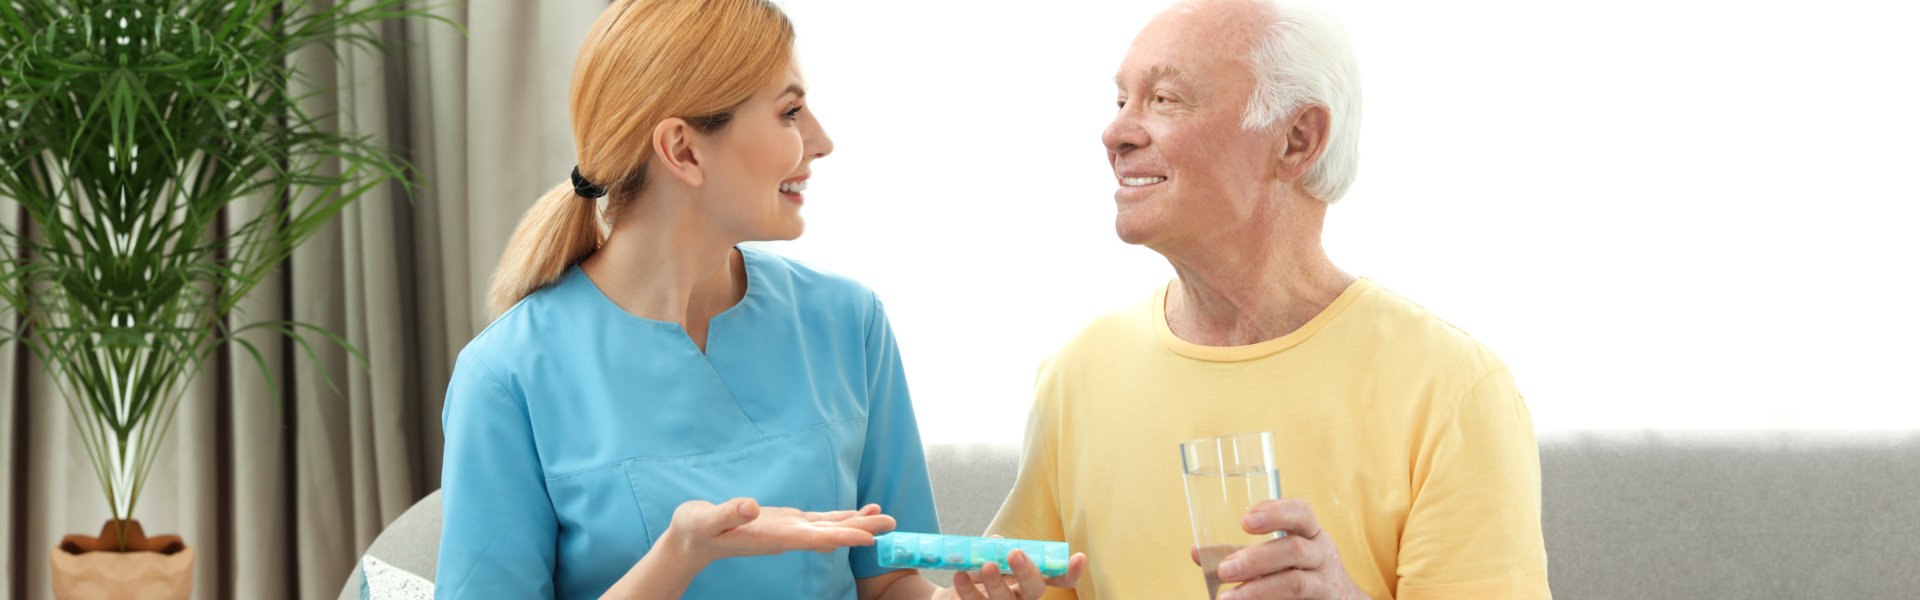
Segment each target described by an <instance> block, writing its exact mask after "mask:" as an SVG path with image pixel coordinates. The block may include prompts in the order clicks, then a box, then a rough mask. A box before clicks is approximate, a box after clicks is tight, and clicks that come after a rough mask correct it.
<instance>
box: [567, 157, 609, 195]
mask: <svg viewBox="0 0 1920 600" xmlns="http://www.w3.org/2000/svg"><path fill="white" fill-rule="evenodd" d="M573 193H575V194H579V195H580V197H581V198H586V199H589V200H591V199H595V198H599V197H601V196H605V195H607V188H603V187H600V186H597V185H594V184H592V183H588V182H587V178H585V177H581V176H580V165H574V166H573Z"/></svg>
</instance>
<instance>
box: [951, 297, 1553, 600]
mask: <svg viewBox="0 0 1920 600" xmlns="http://www.w3.org/2000/svg"><path fill="white" fill-rule="evenodd" d="M1166 292H1167V288H1166V287H1165V286H1162V287H1161V288H1160V290H1159V291H1158V292H1156V293H1155V294H1154V295H1153V297H1152V299H1151V300H1150V301H1148V302H1141V303H1139V304H1137V305H1135V306H1132V307H1130V308H1128V309H1125V310H1121V311H1119V312H1116V313H1113V314H1109V315H1106V316H1104V317H1101V318H1099V319H1098V320H1095V321H1094V322H1093V323H1092V324H1090V325H1088V326H1087V328H1086V329H1085V330H1083V331H1082V332H1080V334H1079V335H1078V336H1077V337H1075V338H1074V339H1073V341H1071V342H1069V343H1068V344H1067V345H1066V347H1065V348H1062V349H1061V350H1060V351H1059V353H1057V354H1055V355H1054V356H1053V357H1052V358H1051V359H1049V360H1048V361H1047V362H1046V363H1045V364H1043V365H1042V366H1041V368H1040V374H1039V379H1038V381H1037V382H1036V384H1035V392H1034V396H1035V398H1034V404H1033V410H1032V414H1031V415H1030V416H1029V419H1028V423H1027V437H1026V445H1025V447H1024V449H1023V450H1022V456H1021V466H1020V474H1019V477H1018V479H1017V480H1016V481H1015V483H1014V488H1013V492H1012V493H1011V494H1009V495H1008V497H1007V500H1006V504H1005V505H1003V506H1002V507H1001V508H1000V513H999V515H998V516H996V517H995V518H994V521H993V524H992V525H991V526H990V527H989V528H988V531H989V532H991V533H994V534H998V535H1003V536H1007V537H1011V538H1027V539H1042V540H1065V541H1067V542H1068V543H1069V544H1070V545H1071V546H1072V547H1073V549H1074V551H1076V552H1085V553H1086V554H1087V558H1088V559H1089V565H1088V566H1089V567H1090V571H1089V572H1088V574H1087V575H1086V576H1085V577H1082V578H1081V580H1080V587H1079V588H1078V597H1079V598H1083V599H1086V600H1177V599H1182V598H1195V599H1203V598H1206V586H1205V583H1204V581H1203V579H1202V576H1201V573H1200V568H1199V567H1197V566H1195V565H1194V564H1193V561H1192V559H1191V558H1190V557H1189V554H1188V550H1189V548H1191V547H1192V546H1193V531H1192V526H1191V525H1190V522H1189V520H1188V517H1187V504H1186V495H1185V491H1184V487H1183V484H1182V475H1181V463H1180V452H1179V444H1180V442H1183V441H1186V440H1191V439H1196V438H1202V437H1209V436H1215V435H1224V434H1230V433H1243V432H1253V431H1272V432H1273V433H1274V442H1275V454H1276V460H1277V462H1278V463H1279V465H1278V466H1279V471H1280V488H1281V495H1282V496H1283V497H1288V498H1301V499H1305V500H1306V501H1307V502H1308V504H1309V505H1310V506H1311V507H1312V508H1313V511H1314V514H1315V515H1316V516H1317V517H1318V519H1319V522H1320V525H1321V526H1322V527H1323V528H1324V529H1325V530H1326V532H1327V533H1328V534H1330V535H1332V536H1333V540H1334V543H1335V544H1336V545H1337V546H1338V547H1339V549H1340V560H1341V562H1342V563H1344V564H1345V565H1346V569H1347V574H1348V575H1349V576H1351V577H1352V578H1353V580H1354V581H1355V582H1356V583H1358V584H1359V586H1360V589H1361V590H1363V591H1365V592H1366V593H1367V594H1368V595H1369V596H1371V597H1373V598H1375V599H1376V600H1385V599H1388V598H1396V599H1398V600H1442V599H1446V600H1452V599H1460V600H1468V599H1471V600H1504V599H1523V600H1539V599H1543V598H1549V597H1550V593H1549V592H1548V590H1547V556H1546V545H1545V542H1544V541H1543V539H1542V537H1541V531H1540V462H1539V451H1538V448H1537V446H1536V445H1535V443H1534V437H1533V422H1532V418H1531V417H1530V416H1529V415H1528V413H1527V407H1526V404H1525V402H1524V401H1523V400H1522V399H1521V397H1520V393H1519V392H1518V391H1517V390H1516V389H1515V388H1514V384H1513V378H1512V376H1511V374H1510V373H1508V371H1507V367H1506V365H1505V364H1503V363H1501V362H1500V359H1499V358H1498V357H1496V356H1494V355H1493V353H1492V352H1491V351H1489V350H1487V348H1486V347H1484V346H1482V345H1480V344H1479V343H1478V342H1475V341H1474V340H1473V338H1471V337H1468V336H1467V334H1465V333H1463V332H1461V331H1460V330H1459V329H1455V328H1454V327H1453V326H1451V325H1448V324H1447V323H1446V322H1444V321H1441V320H1440V319H1439V318H1437V317H1434V316H1433V314H1431V313H1428V312H1427V311H1426V309H1423V308H1421V307H1420V306H1419V305H1416V304H1414V303H1413V302H1411V301H1409V300H1407V299H1406V298H1403V297H1401V296H1399V295H1396V294H1394V293H1392V292H1389V291H1387V290H1386V289H1383V288H1381V287H1380V286H1378V285H1376V284H1374V283H1373V282H1372V281H1369V280H1366V279H1362V280H1359V281H1358V282H1355V283H1354V284H1353V285H1352V286H1350V287H1348V288H1347V289H1346V290H1345V291H1344V292H1343V293H1341V294H1340V297H1339V298H1337V299H1335V300H1334V301H1333V303H1332V304H1331V305H1329V306H1328V307H1327V308H1326V310H1324V311H1322V312H1321V313H1320V314H1319V315H1318V316H1315V317H1314V318H1313V319H1312V320H1311V321H1309V322H1307V324H1306V325H1304V326H1302V327H1301V328H1300V329H1299V330H1297V331H1294V332H1292V333H1289V334H1287V335H1285V336H1283V337H1280V338H1278V339H1273V340H1268V341H1265V342H1261V343H1258V344H1253V345H1250V346H1235V347H1208V346H1198V345H1194V344H1191V343H1187V342H1185V341H1182V340H1180V339H1179V338H1177V337H1174V335H1173V332H1172V331H1171V330H1169V329H1168V328H1167V321H1166V310H1165V306H1166ZM1046 597H1047V598H1048V599H1054V600H1057V599H1059V598H1073V597H1075V593H1074V592H1071V591H1064V590H1052V591H1050V592H1049V594H1048V595H1047V596H1046Z"/></svg>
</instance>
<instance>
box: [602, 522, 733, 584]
mask: <svg viewBox="0 0 1920 600" xmlns="http://www.w3.org/2000/svg"><path fill="white" fill-rule="evenodd" d="M723 506H724V505H723ZM709 562H711V561H703V560H700V559H699V558H697V557H695V556H694V554H693V552H692V549H691V548H689V547H688V546H687V542H686V539H685V538H684V536H682V535H681V534H680V533H679V532H677V531H675V530H674V529H673V528H672V527H668V528H667V532H666V533H664V534H661V535H660V540H659V541H658V542H656V543H654V545H653V548H651V549H649V550H647V555H646V556H643V557H641V558H640V562H638V563H634V565H633V568H632V569H628V570H627V574H626V575H624V576H622V577H621V578H620V581H616V582H614V584H613V587H611V588H608V589H607V593H605V594H601V595H600V597H601V598H606V599H620V600H653V599H656V598H658V599H663V600H671V599H674V598H679V597H680V595H681V594H684V593H686V592H687V586H688V585H689V584H692V583H693V577H694V576H695V575H699V574H700V571H703V570H705V569H706V568H707V564H708V563H709Z"/></svg>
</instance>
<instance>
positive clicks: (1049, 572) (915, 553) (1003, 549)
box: [873, 531, 1071, 577]
mask: <svg viewBox="0 0 1920 600" xmlns="http://www.w3.org/2000/svg"><path fill="white" fill-rule="evenodd" d="M873 546H874V550H875V553H876V554H879V555H880V566H882V567H892V568H896V569H939V570H943V571H972V570H976V569H979V568H980V567H984V566H986V565H987V563H993V564H997V565H1000V570H1001V572H1003V573H1011V572H1013V567H1012V566H1010V565H1008V564H1007V553H1008V552H1012V551H1014V550H1019V551H1021V552H1023V553H1026V555H1027V558H1028V559H1031V560H1033V564H1034V565H1035V566H1038V567H1040V573H1041V574H1043V575H1046V576H1048V577H1057V576H1060V575H1065V574H1067V558H1068V557H1069V556H1071V554H1069V553H1068V551H1067V543H1066V542H1042V541H1038V540H1013V539H1006V538H984V537H971V536H964V535H940V534H937V533H902V532H898V531H896V532H893V533H889V534H885V535H881V536H879V537H876V538H873Z"/></svg>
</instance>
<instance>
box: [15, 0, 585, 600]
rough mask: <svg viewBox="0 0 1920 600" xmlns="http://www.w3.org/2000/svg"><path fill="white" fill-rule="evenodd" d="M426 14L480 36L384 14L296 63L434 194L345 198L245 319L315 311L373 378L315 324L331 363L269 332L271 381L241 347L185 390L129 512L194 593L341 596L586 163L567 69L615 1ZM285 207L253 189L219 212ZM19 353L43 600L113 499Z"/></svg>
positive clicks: (317, 109) (320, 5) (455, 6)
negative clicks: (56, 569)
mask: <svg viewBox="0 0 1920 600" xmlns="http://www.w3.org/2000/svg"><path fill="white" fill-rule="evenodd" d="M333 4H334V2H332V1H327V0H319V1H309V2H306V3H305V5H306V7H305V10H324V9H325V8H327V7H330V6H332V5H333ZM414 4H415V5H418V6H425V7H428V8H432V9H433V10H435V11H436V12H437V13H438V14H440V15H443V16H446V17H448V18H450V19H452V20H454V21H455V22H457V23H460V24H461V26H463V27H465V28H467V30H468V33H467V35H462V34H461V33H460V32H459V31H457V30H455V29H454V28H453V27H449V26H447V25H445V24H441V23H434V22H429V21H425V20H420V19H414V20H408V21H401V22H390V23H385V24H383V25H381V26H380V27H379V29H378V30H377V32H376V33H377V34H378V35H379V37H380V39H381V40H382V41H383V43H385V44H386V46H387V50H388V51H387V52H386V53H384V54H383V53H381V52H377V51H372V50H368V49H357V48H349V47H347V46H346V45H344V44H336V46H335V48H333V50H335V51H338V52H340V55H339V57H340V58H339V60H338V61H335V59H334V56H333V55H332V54H329V52H328V49H326V48H312V49H309V51H308V52H306V53H303V54H302V55H300V56H298V57H295V59H294V60H296V61H298V63H299V64H300V65H301V67H302V69H303V70H304V71H305V72H306V73H308V74H309V75H310V76H311V77H312V78H313V80H312V81H310V82H307V83H305V84H303V85H304V86H305V87H304V88H303V89H319V88H332V89H334V90H335V91H333V92H332V93H328V94H322V95H319V96H316V97H314V98H312V99H311V100H310V101H309V104H308V106H307V109H308V110H309V111H311V112H313V113H316V114H319V113H332V117H331V118H330V123H329V126H330V127H336V128H339V129H340V130H342V131H344V132H347V133H349V134H353V135H369V136H373V138H374V139H376V140H377V141H379V142H381V143H383V144H388V145H390V146H391V147H392V148H394V150H395V151H396V152H398V153H399V154H400V155H401V156H402V157H404V158H405V159H406V160H407V161H409V162H410V163H411V164H412V165H413V166H414V168H415V169H417V171H418V180H419V182H420V185H419V186H418V187H417V188H416V189H414V190H413V194H412V197H411V198H409V197H408V196H407V194H406V193H405V191H404V190H403V189H402V188H401V187H400V186H399V185H397V184H395V185H390V186H386V187H384V188H381V189H377V190H374V191H373V192H372V193H369V194H368V195H366V196H364V197H362V198H361V199H360V200H359V201H357V202H355V203H354V204H353V205H351V206H349V207H348V208H346V209H345V210H344V211H342V213H341V214H340V215H339V217H337V218H336V219H334V220H333V221H332V222H331V223H329V224H328V225H327V226H326V227H325V228H324V229H323V230H321V231H320V232H318V233H317V234H315V235H314V236H313V237H312V238H310V239H309V240H308V241H307V242H306V243H305V244H303V245H302V246H301V247H300V248H299V249H298V250H297V251H296V252H295V254H294V256H293V257H292V258H291V259H289V260H288V261H287V262H286V263H285V264H283V265H282V268H281V269H280V270H279V271H277V272H275V273H274V274H272V275H270V276H269V277H268V278H267V280H266V281H265V282H263V283H262V284H261V285H260V286H259V287H258V288H256V289H255V290H254V291H253V292H252V293H251V294H250V295H249V296H248V297H247V298H246V299H244V300H243V301H242V302H241V304H240V308H239V311H238V313H237V314H236V315H235V316H234V317H233V318H232V319H231V320H230V322H231V323H232V324H235V325H239V324H245V323H250V322H254V321H260V320H277V319H294V320H299V321H304V322H307V323H312V324H314V325H318V326H320V327H323V328H325V329H327V330H328V331H331V332H333V333H335V334H338V335H340V336H341V337H342V338H344V339H346V340H347V341H348V342H349V343H350V344H352V345H353V346H354V347H355V348H357V349H358V350H359V351H360V352H361V353H362V355H363V356H364V357H365V359H366V365H365V368H363V367H362V366H361V364H360V362H359V361H357V360H355V359H354V358H353V357H352V356H351V355H350V354H348V353H347V352H346V351H344V350H342V349H341V348H340V347H339V346H337V345H335V344H333V343H332V342H331V341H328V340H327V339H326V338H325V337H323V336H317V335H309V336H308V341H309V342H310V344H311V351H312V353H313V355H314V356H317V357H318V359H319V360H318V365H317V366H316V364H315V361H314V360H312V359H310V358H309V354H308V352H309V350H308V349H307V348H306V347H303V346H301V345H300V344H297V343H294V342H292V341H289V340H287V339H285V338H282V337H279V336H277V335H275V334H272V333H270V332H266V331H255V332H250V333H249V334H246V335H247V339H248V340H250V341H252V342H253V343H254V345H255V347H256V348H258V349H259V350H260V352H261V356H260V358H259V360H261V361H263V362H264V363H265V364H266V365H267V367H268V370H269V372H271V373H272V376H273V378H274V379H273V382H272V383H271V384H269V383H268V381H267V379H266V378H265V377H264V376H263V375H262V374H261V372H260V368H259V367H258V366H257V364H258V363H256V362H255V361H256V359H255V357H254V356H253V355H252V354H250V353H248V352H247V351H245V350H244V349H242V348H240V347H237V346H236V347H229V348H226V349H224V350H223V351H222V353H221V354H222V355H223V356H221V357H219V358H217V359H216V360H214V361H209V362H208V365H207V368H206V369H205V370H204V371H203V372H202V373H200V374H199V376H198V377H196V378H195V379H194V381H193V383H192V384H191V385H189V386H187V387H186V390H185V392H184V393H185V395H184V396H183V399H182V401H181V404H180V408H179V410H178V412H177V413H176V414H175V417H174V424H173V428H172V431H171V432H170V434H169V436H168V439H167V441H166V443H165V445H164V447H163V449H162V450H161V456H160V458H159V460H158V461H157V463H156V464H155V466H154V470H153V473H152V475H151V477H150V483H149V487H148V488H147V489H146V490H145V491H144V493H143V494H142V496H141V500H140V504H139V506H138V508H137V509H136V514H135V515H134V516H135V517H136V518H138V519H140V520H141V522H142V524H143V525H144V527H145V529H146V530H147V531H148V532H150V533H178V534H181V535H182V536H184V537H185V538H186V540H187V543H188V544H189V545H191V546H192V547H193V548H194V552H195V560H196V565H195V574H194V575H195V580H194V598H196V599H204V600H213V599H227V598H322V599H324V598H333V597H335V596H336V595H337V594H338V593H339V591H340V588H341V585H342V584H343V583H344V582H345V581H346V578H347V575H348V574H349V573H350V572H351V570H352V569H353V567H354V566H355V563H356V561H357V560H358V558H359V556H360V553H361V552H362V551H364V550H365V548H366V547H367V545H368V544H370V543H372V541H373V539H374V537H375V536H377V535H379V532H380V531H381V529H382V528H383V527H385V526H386V524H387V523H389V522H391V521H392V520H393V519H394V518H395V517H398V516H399V515H400V513H401V512H403V511H405V510H406V509H407V507H409V506H411V505H412V504H413V502H414V501H415V500H417V499H418V498H420V497H421V496H424V495H426V494H427V493H429V492H431V491H433V490H434V489H437V488H438V487H439V484H440V460H441V445H442V441H443V438H442V435H441V431H440V409H441V406H442V402H443V396H444V395H445V392H446V380H447V377H448V375H449V374H450V373H451V372H452V368H453V363H454V359H455V356H456V355H457V354H458V352H459V350H460V348H461V347H463V346H465V345H466V342H467V340H469V339H471V338H472V337H473V335H474V334H476V333H478V332H479V331H480V329H481V328H483V327H485V326H486V320H487V315H486V314H485V312H484V310H483V308H482V307H483V303H482V298H483V296H484V293H485V291H486V290H485V288H486V283H487V278H488V277H489V276H490V275H491V273H492V270H493V266H494V264H495V262H496V261H497V260H498V258H499V255H500V252H501V250H502V249H503V248H504V247H505V245H506V240H507V236H508V235H509V234H510V233H511V232H512V228H513V226H514V224H515V223H517V222H518V221H519V218H520V215H521V213H522V212H523V211H525V209H526V208H527V207H528V206H530V205H531V204H532V202H533V200H534V199H535V198H536V197H538V196H539V194H540V193H542V192H544V191H545V190H546V189H547V188H549V187H551V186H553V185H555V184H557V183H559V182H560V181H561V180H563V179H565V178H566V174H567V172H568V169H569V168H570V167H571V166H572V165H573V141H572V140H573V138H572V132H571V130H570V129H569V128H568V125H567V111H566V101H567V98H566V96H567V83H568V81H569V79H570V78H571V76H572V65H573V59H574V54H575V52H577V50H578V48H579V44H580V41H581V40H582V39H583V38H584V36H585V34H586V30H587V28H588V27H589V26H590V25H591V24H592V23H593V21H594V19H595V18H596V17H597V16H598V15H599V14H600V12H601V11H602V10H604V9H605V8H606V6H607V1H606V0H547V1H542V0H503V1H500V2H492V1H489V2H469V3H452V4H450V3H445V2H428V3H414ZM280 201H281V200H280V199H274V198H247V199H244V200H242V201H240V202H237V203H235V204H234V205H231V206H230V207H229V208H228V213H227V215H226V218H227V221H228V222H230V223H241V222H245V220H246V219H248V218H250V217H251V216H252V215H255V214H259V213H260V211H262V210H264V209H266V208H267V207H269V206H270V205H271V203H274V202H280ZM19 213H20V211H19V208H18V206H17V205H16V204H14V203H12V202H11V201H9V200H6V199H3V198H0V221H4V222H5V223H6V224H7V225H8V226H10V227H16V228H17V227H18V225H19V224H20V221H21V216H20V214H19ZM7 318H11V316H9V317H7ZM25 354H27V353H26V352H25V351H24V349H22V348H19V347H18V346H17V345H15V344H4V345H0V397H4V398H6V399H7V404H6V406H5V409H4V410H0V483H4V485H5V489H4V490H0V506H4V507H5V508H6V514H7V515H8V518H7V519H5V520H4V521H0V564H3V565H4V566H5V569H6V570H5V572H4V574H5V579H6V581H7V585H5V586H0V594H5V595H6V596H7V597H12V598H22V599H24V598H33V599H39V598H47V597H50V596H51V592H50V585H49V577H50V576H49V572H48V567H47V556H48V553H49V551H51V549H52V548H53V545H54V544H55V543H56V542H57V541H58V540H59V538H60V537H61V536H62V535H66V534H69V533H86V534H89V535H91V534H93V533H96V532H97V531H98V530H99V528H100V525H101V524H102V523H103V522H104V521H105V520H106V518H107V515H108V511H107V509H106V501H105V499H104V498H103V497H102V495H101V492H100V490H99V487H98V485H97V482H96V481H95V479H94V476H93V474H92V471H91V470H90V469H89V467H88V465H87V459H86V454H85V451H84V449H83V448H82V447H81V445H80V443H79V440H78V439H77V434H76V433H75V432H74V426H73V424H72V422H71V421H70V420H69V418H68V414H67V410H66V407H65V404H64V401H63V400H61V399H60V397H59V395H58V393H57V391H56V388H54V387H53V385H52V383H53V382H52V381H51V380H49V379H48V378H46V377H45V376H44V375H43V374H42V373H40V365H39V363H38V362H37V361H35V360H33V359H32V357H30V356H25ZM321 369H324V370H325V377H323V376H322V374H321ZM329 378H330V379H331V381H332V384H333V385H331V386H330V385H329V384H328V381H329ZM336 389H337V391H336ZM276 393H277V394H278V401H276V398H275V396H276Z"/></svg>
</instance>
